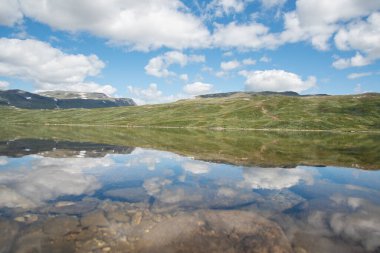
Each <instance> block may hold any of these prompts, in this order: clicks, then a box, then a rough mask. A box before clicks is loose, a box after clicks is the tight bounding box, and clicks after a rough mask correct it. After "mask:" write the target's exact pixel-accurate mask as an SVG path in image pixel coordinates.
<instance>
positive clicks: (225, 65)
mask: <svg viewBox="0 0 380 253" xmlns="http://www.w3.org/2000/svg"><path fill="white" fill-rule="evenodd" d="M238 67H240V62H239V61H236V60H233V61H223V62H221V63H220V68H221V69H222V70H224V71H230V70H233V69H236V68H238Z"/></svg>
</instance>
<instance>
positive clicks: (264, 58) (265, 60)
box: [260, 55, 272, 63]
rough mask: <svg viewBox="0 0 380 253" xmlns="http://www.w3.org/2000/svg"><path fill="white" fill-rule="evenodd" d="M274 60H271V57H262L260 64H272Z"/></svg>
mask: <svg viewBox="0 0 380 253" xmlns="http://www.w3.org/2000/svg"><path fill="white" fill-rule="evenodd" d="M271 60H272V59H271V58H269V57H267V56H265V55H264V56H263V57H261V58H260V62H264V63H268V62H270V61H271Z"/></svg>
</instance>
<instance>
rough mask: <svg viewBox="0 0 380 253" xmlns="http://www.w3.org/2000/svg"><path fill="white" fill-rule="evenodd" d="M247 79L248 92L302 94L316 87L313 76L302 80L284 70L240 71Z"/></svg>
mask: <svg viewBox="0 0 380 253" xmlns="http://www.w3.org/2000/svg"><path fill="white" fill-rule="evenodd" d="M239 74H240V75H242V76H244V77H245V78H246V81H245V89H246V90H248V91H296V92H301V91H304V90H307V89H309V88H311V87H314V86H316V81H317V80H316V78H315V77H313V76H310V77H308V79H306V80H302V78H301V77H300V76H298V75H297V74H294V73H290V72H286V71H284V70H275V69H274V70H264V71H245V70H243V71H240V72H239Z"/></svg>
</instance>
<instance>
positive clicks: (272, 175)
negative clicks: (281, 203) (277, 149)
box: [240, 168, 313, 190]
mask: <svg viewBox="0 0 380 253" xmlns="http://www.w3.org/2000/svg"><path fill="white" fill-rule="evenodd" d="M243 178H244V180H243V181H242V182H241V183H240V186H241V187H249V188H252V189H270V190H280V189H284V188H290V187H292V186H295V185H297V184H299V183H301V182H306V183H308V184H312V183H313V174H312V173H311V172H309V171H307V170H304V169H299V168H294V169H282V168H246V169H244V170H243Z"/></svg>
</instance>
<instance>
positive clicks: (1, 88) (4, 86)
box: [0, 81, 9, 90]
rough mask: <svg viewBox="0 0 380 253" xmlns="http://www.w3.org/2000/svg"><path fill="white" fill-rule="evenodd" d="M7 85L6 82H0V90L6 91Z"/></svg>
mask: <svg viewBox="0 0 380 253" xmlns="http://www.w3.org/2000/svg"><path fill="white" fill-rule="evenodd" d="M8 87H9V83H8V82H6V81H0V90H5V89H8Z"/></svg>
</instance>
